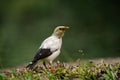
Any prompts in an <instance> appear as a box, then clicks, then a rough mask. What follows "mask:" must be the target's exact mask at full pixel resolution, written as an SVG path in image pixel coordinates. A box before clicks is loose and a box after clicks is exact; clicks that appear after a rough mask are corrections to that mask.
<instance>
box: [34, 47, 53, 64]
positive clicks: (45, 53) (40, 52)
mask: <svg viewBox="0 0 120 80" xmlns="http://www.w3.org/2000/svg"><path fill="white" fill-rule="evenodd" d="M51 54H52V52H51V51H50V49H39V50H38V52H37V54H36V55H35V57H34V59H33V61H32V62H36V61H38V60H39V59H43V58H46V57H48V56H50V55H51Z"/></svg>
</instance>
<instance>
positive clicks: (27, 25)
mask: <svg viewBox="0 0 120 80" xmlns="http://www.w3.org/2000/svg"><path fill="white" fill-rule="evenodd" d="M58 25H67V26H70V29H69V30H67V31H66V33H65V36H64V38H63V46H62V50H61V54H60V56H59V57H58V58H57V60H60V61H64V62H67V61H75V60H77V59H79V58H80V59H92V58H106V57H120V47H119V46H120V4H119V0H78V1H77V0H76V1H75V0H0V68H5V67H12V66H17V65H21V64H25V63H28V62H29V61H31V60H32V58H33V56H34V55H35V53H36V50H37V49H38V47H39V46H40V44H41V43H42V41H43V40H44V39H45V38H47V37H48V36H50V35H51V34H52V32H53V30H54V28H55V27H56V26H58ZM79 50H83V53H84V56H82V55H81V53H79Z"/></svg>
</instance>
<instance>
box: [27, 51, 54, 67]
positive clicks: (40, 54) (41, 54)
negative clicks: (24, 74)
mask: <svg viewBox="0 0 120 80" xmlns="http://www.w3.org/2000/svg"><path fill="white" fill-rule="evenodd" d="M51 54H52V52H51V51H50V49H39V50H38V52H37V54H36V55H35V57H34V59H33V60H32V62H31V63H30V64H28V65H27V67H26V68H29V69H32V68H33V67H34V66H35V65H36V64H37V62H38V61H39V60H40V59H44V58H46V57H48V56H50V55H51Z"/></svg>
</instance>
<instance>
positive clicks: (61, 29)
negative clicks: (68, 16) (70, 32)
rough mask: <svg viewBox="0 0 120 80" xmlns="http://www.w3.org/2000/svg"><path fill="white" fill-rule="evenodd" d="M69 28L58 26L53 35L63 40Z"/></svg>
mask: <svg viewBox="0 0 120 80" xmlns="http://www.w3.org/2000/svg"><path fill="white" fill-rule="evenodd" d="M68 28H69V27H68V26H58V27H56V28H55V30H54V32H53V35H55V36H57V37H59V38H61V37H63V35H64V32H65V31H66V30H67V29H68Z"/></svg>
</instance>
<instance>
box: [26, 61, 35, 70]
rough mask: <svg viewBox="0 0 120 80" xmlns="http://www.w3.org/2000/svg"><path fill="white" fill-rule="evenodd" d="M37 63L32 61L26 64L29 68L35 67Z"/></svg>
mask: <svg viewBox="0 0 120 80" xmlns="http://www.w3.org/2000/svg"><path fill="white" fill-rule="evenodd" d="M36 64H37V62H30V63H29V64H28V65H27V66H26V68H28V69H33V67H34V66H35V65H36Z"/></svg>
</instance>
